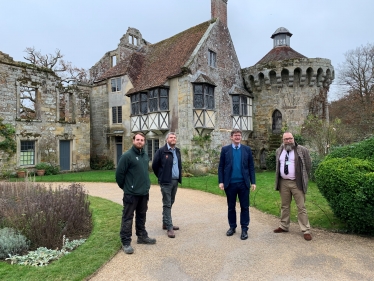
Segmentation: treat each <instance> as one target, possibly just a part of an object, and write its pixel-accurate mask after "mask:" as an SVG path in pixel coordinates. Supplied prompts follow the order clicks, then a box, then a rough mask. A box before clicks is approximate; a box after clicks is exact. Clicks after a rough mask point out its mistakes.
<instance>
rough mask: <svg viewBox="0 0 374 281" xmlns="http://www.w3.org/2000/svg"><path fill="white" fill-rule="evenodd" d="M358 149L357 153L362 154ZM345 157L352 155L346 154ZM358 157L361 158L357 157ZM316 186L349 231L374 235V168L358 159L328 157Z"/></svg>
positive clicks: (318, 174) (319, 172)
mask: <svg viewBox="0 0 374 281" xmlns="http://www.w3.org/2000/svg"><path fill="white" fill-rule="evenodd" d="M359 151H360V149H358V146H357V148H356V150H355V152H357V153H358V152H359ZM343 154H348V153H347V150H345V149H344V150H343V153H342V154H340V155H343ZM356 155H357V154H356ZM315 177H316V183H317V186H318V188H319V190H320V192H321V193H322V195H323V196H324V197H325V198H326V200H327V201H328V202H329V205H330V206H331V209H332V210H333V212H334V214H335V215H336V217H338V218H339V219H340V220H342V221H344V222H346V223H347V227H348V231H350V232H354V233H362V234H371V235H373V234H374V164H373V163H372V162H371V161H369V160H363V159H357V158H351V157H347V158H333V157H327V158H326V159H325V160H324V161H323V162H322V163H320V165H319V166H318V168H317V170H316V173H315Z"/></svg>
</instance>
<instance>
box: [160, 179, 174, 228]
mask: <svg viewBox="0 0 374 281" xmlns="http://www.w3.org/2000/svg"><path fill="white" fill-rule="evenodd" d="M160 187H161V194H162V222H163V224H164V225H166V228H167V229H169V230H170V229H173V220H172V218H171V207H172V206H173V204H174V201H175V195H176V194H177V189H178V180H172V181H171V183H170V184H161V185H160Z"/></svg>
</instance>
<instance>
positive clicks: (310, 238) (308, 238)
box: [304, 233, 312, 241]
mask: <svg viewBox="0 0 374 281" xmlns="http://www.w3.org/2000/svg"><path fill="white" fill-rule="evenodd" d="M304 239H305V240H306V241H310V240H312V235H310V234H309V233H305V234H304Z"/></svg>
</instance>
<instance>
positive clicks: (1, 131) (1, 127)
mask: <svg viewBox="0 0 374 281" xmlns="http://www.w3.org/2000/svg"><path fill="white" fill-rule="evenodd" d="M3 120H4V119H2V118H0V150H1V151H4V152H5V153H7V154H8V158H9V157H11V156H13V155H14V153H16V151H17V143H16V141H15V134H16V130H15V129H14V127H13V126H12V125H10V124H4V123H3Z"/></svg>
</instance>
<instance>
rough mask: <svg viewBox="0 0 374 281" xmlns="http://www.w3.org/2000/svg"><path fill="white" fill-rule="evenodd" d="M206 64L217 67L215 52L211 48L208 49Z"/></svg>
mask: <svg viewBox="0 0 374 281" xmlns="http://www.w3.org/2000/svg"><path fill="white" fill-rule="evenodd" d="M208 65H209V66H211V67H214V68H215V67H217V53H216V52H214V51H212V50H208Z"/></svg>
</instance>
